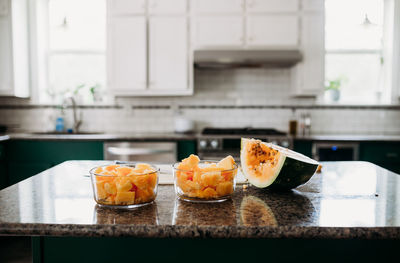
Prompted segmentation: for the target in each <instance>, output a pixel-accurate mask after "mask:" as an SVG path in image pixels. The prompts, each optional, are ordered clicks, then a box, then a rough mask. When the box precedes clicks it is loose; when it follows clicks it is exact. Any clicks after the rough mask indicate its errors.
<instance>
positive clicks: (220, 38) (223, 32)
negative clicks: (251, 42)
mask: <svg viewBox="0 0 400 263" xmlns="http://www.w3.org/2000/svg"><path fill="white" fill-rule="evenodd" d="M193 23H194V25H193V42H194V45H195V46H196V47H238V46H241V45H242V44H243V18H242V16H199V17H196V18H194V21H193Z"/></svg>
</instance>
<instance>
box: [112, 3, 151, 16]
mask: <svg viewBox="0 0 400 263" xmlns="http://www.w3.org/2000/svg"><path fill="white" fill-rule="evenodd" d="M108 10H109V11H110V13H111V14H112V15H129V14H144V13H145V12H146V0H109V1H108Z"/></svg>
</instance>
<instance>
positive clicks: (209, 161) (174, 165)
mask: <svg viewBox="0 0 400 263" xmlns="http://www.w3.org/2000/svg"><path fill="white" fill-rule="evenodd" d="M219 161H221V160H200V162H199V163H218V162H219ZM180 163H181V162H176V163H174V164H173V165H172V168H173V169H174V170H175V171H181V172H192V171H191V170H182V169H178V168H177V166H178V165H179V164H180ZM233 166H234V167H233V168H232V169H226V170H221V171H218V172H231V171H235V170H237V169H238V168H239V165H238V164H237V163H236V162H235V163H234V164H233Z"/></svg>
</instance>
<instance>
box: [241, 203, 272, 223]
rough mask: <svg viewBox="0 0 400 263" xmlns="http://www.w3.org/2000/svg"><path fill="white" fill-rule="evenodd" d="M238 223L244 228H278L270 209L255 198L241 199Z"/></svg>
mask: <svg viewBox="0 0 400 263" xmlns="http://www.w3.org/2000/svg"><path fill="white" fill-rule="evenodd" d="M240 221H241V222H242V224H243V225H245V226H278V222H277V221H276V218H275V215H274V213H273V212H272V210H271V208H269V206H268V205H267V204H266V203H265V202H264V201H263V200H261V199H260V198H258V197H255V196H245V197H244V198H243V200H242V203H241V204H240Z"/></svg>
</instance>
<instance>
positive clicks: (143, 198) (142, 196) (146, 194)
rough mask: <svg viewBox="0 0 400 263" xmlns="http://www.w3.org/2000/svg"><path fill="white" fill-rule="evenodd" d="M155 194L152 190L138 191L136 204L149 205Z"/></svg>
mask: <svg viewBox="0 0 400 263" xmlns="http://www.w3.org/2000/svg"><path fill="white" fill-rule="evenodd" d="M154 196H155V195H154V192H153V191H152V190H150V189H140V188H138V189H137V190H136V196H135V198H136V203H147V202H150V201H152V200H154Z"/></svg>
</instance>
